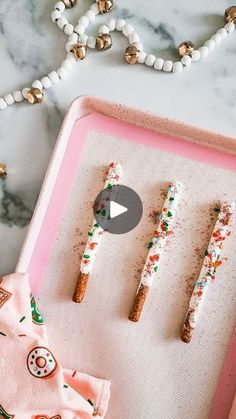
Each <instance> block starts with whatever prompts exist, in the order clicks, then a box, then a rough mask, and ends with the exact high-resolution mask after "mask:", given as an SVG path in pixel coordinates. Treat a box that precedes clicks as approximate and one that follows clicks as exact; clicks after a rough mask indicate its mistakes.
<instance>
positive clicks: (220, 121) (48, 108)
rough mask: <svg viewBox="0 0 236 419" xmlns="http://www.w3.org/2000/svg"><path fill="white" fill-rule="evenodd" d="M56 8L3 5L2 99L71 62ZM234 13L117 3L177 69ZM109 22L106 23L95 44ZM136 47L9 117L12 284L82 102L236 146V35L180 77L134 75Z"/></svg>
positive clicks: (152, 2)
mask: <svg viewBox="0 0 236 419" xmlns="http://www.w3.org/2000/svg"><path fill="white" fill-rule="evenodd" d="M163 3H165V4H163ZM90 4H91V2H90V1H87V0H80V2H79V6H78V7H76V8H74V9H72V10H71V11H70V12H69V14H70V18H71V20H73V23H76V21H77V19H78V17H79V16H80V15H81V13H83V12H85V10H87V9H88V7H89V6H90ZM53 5H54V1H53V0H40V1H38V0H11V1H10V0H1V2H0V61H1V67H0V96H3V95H5V94H6V93H8V92H9V91H13V90H17V89H19V88H22V87H24V86H26V85H30V83H31V82H32V80H34V79H36V78H39V77H40V76H42V75H44V74H46V73H47V72H49V71H51V70H53V69H55V68H57V67H58V65H59V64H60V62H61V61H62V60H63V57H64V55H65V50H64V45H65V42H66V37H65V36H64V35H63V34H62V32H61V31H60V30H59V29H58V28H57V27H56V25H54V24H53V23H52V22H51V19H50V14H51V10H52V8H53ZM230 5H231V4H230V3H229V2H228V1H226V0H215V1H214V2H212V1H210V0H199V1H198V2H189V1H187V0H179V1H178V4H177V3H176V2H174V1H173V0H172V1H171V0H166V1H165V2H163V1H161V0H149V1H148V2H147V1H142V0H130V1H129V2H127V1H125V0H117V7H116V10H115V11H114V12H113V13H114V14H116V15H118V14H119V15H120V16H121V17H125V18H126V19H128V20H129V21H130V22H131V23H132V24H133V25H134V27H135V29H136V31H137V32H138V33H139V34H140V36H141V39H142V40H143V42H144V44H145V49H146V50H147V51H148V52H150V53H154V54H156V55H157V54H160V53H162V55H163V56H164V58H167V57H169V58H170V59H174V58H175V57H176V46H177V45H178V44H179V43H180V42H181V41H183V40H186V39H191V40H192V41H193V42H194V43H195V44H196V45H199V44H201V43H202V42H203V41H204V40H206V39H208V38H209V37H210V36H211V35H212V34H213V33H214V32H215V30H216V29H217V28H219V27H221V26H222V24H223V18H222V16H223V14H224V10H225V8H226V7H229V6H230ZM109 17H110V16H109ZM107 18H108V17H107V16H105V17H104V16H101V17H100V18H99V19H100V21H98V22H97V21H96V22H97V23H96V25H95V27H94V28H93V30H94V34H95V33H96V29H97V25H99V24H101V23H102V22H104V21H105V20H106V19H107ZM126 46H127V40H125V39H124V38H122V37H121V36H120V35H118V34H117V35H114V46H113V48H112V49H111V50H109V51H107V52H103V53H101V52H91V53H90V54H88V56H87V58H86V60H84V61H83V62H81V63H78V64H77V65H76V66H75V68H74V70H73V71H72V73H71V74H70V76H69V78H68V79H67V80H65V81H63V82H61V83H59V84H58V85H57V86H55V88H53V89H51V90H50V91H48V93H47V100H46V102H45V103H43V104H41V105H37V106H30V105H28V104H27V103H24V104H20V105H13V106H12V107H11V108H9V109H7V110H6V111H3V112H1V113H0V144H1V146H0V161H2V162H5V163H6V164H7V165H8V168H9V170H8V172H9V176H8V177H7V179H6V180H4V181H2V180H1V182H0V237H1V252H0V266H1V270H0V273H1V274H2V275H3V274H6V273H9V272H12V271H14V268H15V264H16V261H17V258H18V255H19V252H20V249H21V245H22V242H23V240H24V237H25V234H26V232H27V226H28V223H29V221H30V219H31V216H32V212H33V209H34V206H35V203H36V200H37V196H38V193H39V191H40V187H41V184H42V181H43V177H44V174H45V170H46V167H47V165H48V162H49V159H50V156H51V153H52V150H53V146H54V144H55V141H56V138H57V135H58V132H59V130H60V126H61V123H62V120H63V117H64V114H65V111H66V109H67V107H68V106H69V104H70V103H71V102H72V100H73V99H74V98H75V97H77V96H79V95H92V96H97V97H100V98H104V99H107V100H112V101H115V102H119V103H122V104H126V105H129V106H134V107H138V108H141V109H143V110H146V111H150V112H152V113H155V114H159V115H163V116H166V117H169V118H174V119H177V120H180V121H184V122H187V123H189V124H192V125H195V126H198V127H202V128H206V129H209V130H212V131H215V132H220V133H224V134H227V135H230V136H235V110H236V85H235V76H236V67H235V53H236V33H234V34H232V36H231V37H230V38H229V39H227V41H225V42H224V43H222V44H221V45H219V46H218V47H217V48H216V50H215V51H214V53H212V54H211V55H210V56H209V57H208V58H207V59H206V60H204V61H202V62H201V63H198V64H195V65H193V66H192V68H191V69H190V70H187V71H184V72H183V73H181V74H176V75H173V74H164V73H159V72H156V71H155V70H151V69H149V68H147V67H145V66H141V65H136V66H128V65H126V64H125V63H124V61H123V52H124V49H125V47H126Z"/></svg>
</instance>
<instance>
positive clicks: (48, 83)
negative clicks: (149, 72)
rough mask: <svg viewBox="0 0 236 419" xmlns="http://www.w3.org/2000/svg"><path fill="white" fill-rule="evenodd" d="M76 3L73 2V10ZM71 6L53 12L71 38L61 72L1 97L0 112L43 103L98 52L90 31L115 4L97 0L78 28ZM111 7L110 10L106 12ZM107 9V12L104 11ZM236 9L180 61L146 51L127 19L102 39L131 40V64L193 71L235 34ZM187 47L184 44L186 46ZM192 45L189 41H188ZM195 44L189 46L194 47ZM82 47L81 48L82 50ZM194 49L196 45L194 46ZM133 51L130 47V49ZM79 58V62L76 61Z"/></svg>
mask: <svg viewBox="0 0 236 419" xmlns="http://www.w3.org/2000/svg"><path fill="white" fill-rule="evenodd" d="M75 3H76V1H74V2H71V6H70V7H72V6H73V5H74V4H75ZM66 6H67V7H68V0H64V1H57V2H56V4H55V6H54V10H53V12H52V13H51V19H52V21H53V22H54V23H55V24H56V25H57V26H58V27H59V28H60V29H61V30H62V31H63V32H64V34H65V35H66V36H67V37H68V41H67V43H66V45H65V49H66V52H67V55H66V58H65V60H64V61H63V62H62V63H61V66H60V67H59V68H58V69H57V70H53V71H51V72H50V73H49V74H47V75H45V76H43V77H42V78H41V79H40V80H35V81H34V82H33V83H32V86H31V88H29V87H26V88H23V89H22V90H21V91H20V90H18V91H15V92H13V93H8V94H6V95H5V96H4V97H2V98H0V111H2V110H4V109H6V108H7V107H8V106H10V105H12V104H13V103H20V102H22V101H23V100H25V99H26V100H28V101H29V102H30V103H40V102H42V100H43V92H44V90H47V89H50V88H51V87H52V86H53V85H54V84H56V83H57V82H59V81H60V80H63V79H65V78H66V77H67V76H68V74H69V72H70V70H71V69H72V67H73V64H74V63H75V62H76V61H77V60H79V59H83V58H84V56H85V54H86V49H87V48H88V49H95V48H96V45H97V42H96V39H97V38H96V37H94V36H91V35H89V34H88V33H87V30H88V29H89V27H90V26H91V24H92V23H93V22H94V20H95V19H96V16H97V15H98V14H99V13H102V14H103V13H105V12H107V11H110V10H111V8H112V6H113V2H112V0H107V1H104V0H97V1H96V2H95V3H94V4H92V6H91V7H90V8H89V10H88V11H87V12H86V13H85V14H84V16H81V17H80V18H79V20H78V24H77V25H76V26H75V27H74V26H73V25H72V24H71V23H70V22H69V21H68V20H67V18H65V17H64V16H63V13H64V12H65V10H66ZM106 7H107V9H106ZM104 8H105V9H104ZM235 16H236V6H231V7H230V8H228V9H227V10H226V11H225V20H226V22H227V23H226V24H225V25H224V26H223V27H222V28H220V29H218V30H217V31H216V33H215V34H214V35H213V36H212V37H211V38H210V39H209V40H207V41H206V42H205V43H204V44H203V45H202V46H200V47H199V48H198V49H193V48H191V52H187V49H186V53H185V54H184V55H183V56H182V57H181V58H180V60H179V61H176V62H173V61H171V60H164V59H163V58H161V57H156V56H155V55H153V54H147V53H146V52H145V51H144V50H143V45H142V44H141V42H140V38H139V35H138V34H137V33H136V32H135V30H134V28H133V27H132V26H131V25H130V24H129V23H127V22H126V21H125V20H124V19H120V18H118V19H114V18H112V19H110V20H108V21H107V22H106V23H105V24H103V25H101V26H100V28H99V31H98V32H99V33H98V34H99V36H105V37H107V36H109V35H110V33H111V32H113V31H118V32H121V33H122V34H123V35H124V36H125V37H126V38H127V39H128V41H129V45H130V47H131V52H132V55H131V56H130V57H129V53H127V52H126V54H125V58H126V61H127V62H128V63H130V64H134V63H136V62H137V63H139V64H145V65H146V66H148V67H151V68H153V69H154V70H157V71H164V72H166V73H180V72H182V71H183V69H184V68H189V67H190V66H191V65H192V63H194V62H198V61H200V60H201V59H204V58H205V57H207V56H208V55H209V54H210V53H211V52H212V51H213V50H214V49H215V47H216V45H218V44H219V43H220V42H221V41H222V40H224V39H225V38H227V36H228V35H229V34H231V33H232V32H234V30H235V24H236V17H235ZM183 44H184V43H183ZM186 44H188V42H186ZM190 44H191V43H189V45H190ZM80 46H81V47H80ZM75 47H76V48H77V49H78V48H83V51H78V50H77V55H76V54H75V55H74V54H73V53H72V52H71V51H72V50H73V49H74V48H75ZM191 47H192V44H191ZM129 51H130V48H129ZM76 58H77V59H76Z"/></svg>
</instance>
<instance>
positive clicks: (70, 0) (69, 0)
mask: <svg viewBox="0 0 236 419" xmlns="http://www.w3.org/2000/svg"><path fill="white" fill-rule="evenodd" d="M62 1H63V3H64V5H65V6H66V8H67V9H71V7H74V6H76V3H77V0H62Z"/></svg>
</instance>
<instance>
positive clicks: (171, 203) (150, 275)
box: [140, 182, 183, 287]
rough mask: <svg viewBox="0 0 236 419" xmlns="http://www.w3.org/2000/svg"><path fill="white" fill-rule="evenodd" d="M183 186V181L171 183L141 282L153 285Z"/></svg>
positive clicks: (171, 231)
mask: <svg viewBox="0 0 236 419" xmlns="http://www.w3.org/2000/svg"><path fill="white" fill-rule="evenodd" d="M182 186H183V185H182V183H181V182H175V183H171V184H170V185H169V188H168V192H167V197H166V200H165V203H164V206H163V209H162V213H161V214H160V216H159V223H158V225H157V228H156V230H154V233H153V238H152V241H151V242H149V243H148V245H147V247H148V249H149V253H148V256H147V259H146V263H145V265H144V268H143V272H142V276H141V283H140V284H142V285H146V286H148V287H150V286H151V285H152V282H153V279H154V275H155V273H156V272H157V270H158V268H159V265H160V257H161V253H162V251H163V249H164V247H165V244H166V240H167V238H168V237H169V236H171V235H172V234H173V225H174V219H175V212H176V209H177V205H178V200H179V195H180V192H181V189H182Z"/></svg>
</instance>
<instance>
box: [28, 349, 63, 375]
mask: <svg viewBox="0 0 236 419" xmlns="http://www.w3.org/2000/svg"><path fill="white" fill-rule="evenodd" d="M27 367H28V370H29V372H30V374H32V375H33V376H34V377H35V378H47V377H50V376H51V375H52V374H53V373H54V372H55V370H56V368H57V361H56V359H55V358H54V356H53V354H52V352H50V351H49V349H47V348H44V347H43V346H38V347H36V348H34V349H32V351H31V352H30V353H29V355H28V358H27Z"/></svg>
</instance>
